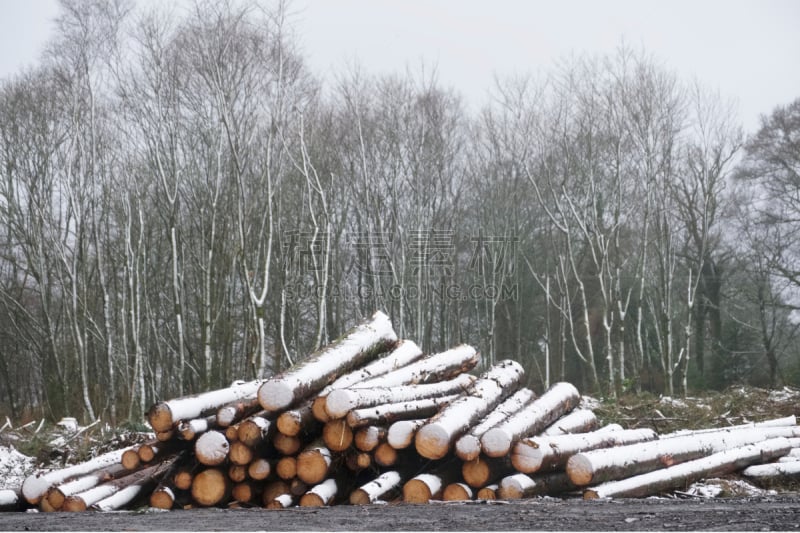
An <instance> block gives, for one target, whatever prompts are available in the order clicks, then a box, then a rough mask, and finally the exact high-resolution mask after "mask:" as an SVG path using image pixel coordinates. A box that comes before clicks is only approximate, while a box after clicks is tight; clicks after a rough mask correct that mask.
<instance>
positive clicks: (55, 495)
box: [42, 488, 67, 511]
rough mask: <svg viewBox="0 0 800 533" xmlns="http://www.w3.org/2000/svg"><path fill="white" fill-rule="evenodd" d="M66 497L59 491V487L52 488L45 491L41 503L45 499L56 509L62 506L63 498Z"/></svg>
mask: <svg viewBox="0 0 800 533" xmlns="http://www.w3.org/2000/svg"><path fill="white" fill-rule="evenodd" d="M66 499H67V497H66V496H65V495H64V493H63V492H62V491H61V489H59V488H53V489H50V490H49V491H47V496H45V498H44V500H42V503H44V502H45V501H46V502H47V503H48V504H49V505H50V507H52V508H53V510H54V511H57V510H59V509H61V507H63V506H64V500H66Z"/></svg>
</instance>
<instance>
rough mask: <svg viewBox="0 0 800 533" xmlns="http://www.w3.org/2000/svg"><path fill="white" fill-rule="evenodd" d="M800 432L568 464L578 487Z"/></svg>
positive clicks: (751, 433)
mask: <svg viewBox="0 0 800 533" xmlns="http://www.w3.org/2000/svg"><path fill="white" fill-rule="evenodd" d="M798 432H800V428H797V427H794V428H792V427H764V428H757V429H733V430H728V431H721V432H714V433H703V434H698V435H689V436H685V437H673V438H669V439H659V440H654V441H650V442H643V443H638V444H629V445H626V446H618V447H614V448H605V449H600V450H592V451H588V452H583V453H577V454H575V455H573V456H572V457H570V458H569V461H567V473H568V474H569V477H570V479H571V480H572V482H573V483H575V484H576V485H580V486H583V485H590V484H597V483H602V482H604V481H610V480H614V479H622V478H626V477H631V476H634V475H637V474H643V473H645V472H650V471H653V470H658V469H662V468H665V467H668V466H672V465H674V464H678V463H683V462H686V461H691V460H693V459H698V458H701V457H705V456H707V455H711V454H713V453H716V452H721V451H724V450H729V449H732V448H738V447H741V446H746V445H748V444H754V443H757V442H761V441H764V440H767V439H770V438H776V437H794V436H795V435H796V434H797V433H798Z"/></svg>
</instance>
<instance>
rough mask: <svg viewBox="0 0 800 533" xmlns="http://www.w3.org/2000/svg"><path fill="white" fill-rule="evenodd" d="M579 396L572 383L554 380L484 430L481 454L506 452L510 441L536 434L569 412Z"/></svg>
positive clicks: (497, 455) (497, 454)
mask: <svg viewBox="0 0 800 533" xmlns="http://www.w3.org/2000/svg"><path fill="white" fill-rule="evenodd" d="M580 399H581V396H580V393H579V392H578V389H576V388H575V387H574V386H573V385H571V384H569V383H566V382H560V383H555V384H554V385H553V386H551V387H550V388H549V389H548V390H547V392H545V393H544V394H542V396H541V397H539V398H537V399H536V400H534V401H533V402H531V403H530V404H528V405H527V406H526V407H525V408H524V409H522V410H520V411H518V412H517V413H516V414H514V415H512V416H511V417H509V418H508V419H506V420H505V421H504V422H502V423H500V424H499V425H497V426H495V427H494V428H492V429H490V430H489V431H487V432H486V433H484V434H483V436H482V437H481V448H482V450H483V453H485V454H486V455H488V456H489V457H501V456H503V455H507V454H508V453H509V451H510V450H511V446H512V445H513V444H514V442H516V441H517V440H519V439H521V438H523V437H527V436H530V435H536V434H537V433H539V432H540V431H542V430H543V429H544V428H546V427H547V426H549V425H550V424H552V423H553V422H554V421H555V420H558V418H560V417H561V416H563V415H564V414H566V413H568V412H570V411H571V410H572V408H573V407H575V406H576V405H578V403H579V402H580Z"/></svg>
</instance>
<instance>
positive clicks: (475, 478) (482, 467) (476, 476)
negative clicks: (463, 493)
mask: <svg viewBox="0 0 800 533" xmlns="http://www.w3.org/2000/svg"><path fill="white" fill-rule="evenodd" d="M491 475H492V469H491V467H490V466H489V463H487V462H486V461H483V460H480V459H476V460H472V461H466V462H465V463H464V464H463V465H462V466H461V476H462V477H463V478H464V481H466V482H467V484H468V485H469V486H470V487H475V488H478V487H483V486H484V485H486V484H487V483H488V482H489V481H490V479H489V478H490V477H491Z"/></svg>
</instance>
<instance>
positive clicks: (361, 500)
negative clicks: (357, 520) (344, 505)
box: [350, 489, 372, 505]
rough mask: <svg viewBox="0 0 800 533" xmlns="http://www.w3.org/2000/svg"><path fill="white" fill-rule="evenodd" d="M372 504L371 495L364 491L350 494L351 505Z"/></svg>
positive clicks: (357, 490)
mask: <svg viewBox="0 0 800 533" xmlns="http://www.w3.org/2000/svg"><path fill="white" fill-rule="evenodd" d="M370 503H372V502H371V501H370V499H369V494H367V492H366V491H364V490H362V489H356V490H354V491H353V492H351V493H350V505H369V504H370Z"/></svg>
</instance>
